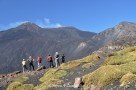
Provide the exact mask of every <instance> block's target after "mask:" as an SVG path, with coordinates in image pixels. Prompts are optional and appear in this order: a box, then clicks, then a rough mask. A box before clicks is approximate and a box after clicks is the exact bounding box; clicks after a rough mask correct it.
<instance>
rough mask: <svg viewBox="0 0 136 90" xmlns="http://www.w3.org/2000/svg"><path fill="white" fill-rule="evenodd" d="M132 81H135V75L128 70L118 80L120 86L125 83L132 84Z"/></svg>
mask: <svg viewBox="0 0 136 90" xmlns="http://www.w3.org/2000/svg"><path fill="white" fill-rule="evenodd" d="M134 82H136V75H135V74H133V73H131V72H129V73H127V74H125V75H124V76H123V77H122V78H121V80H120V83H121V85H120V86H126V85H128V84H132V83H134Z"/></svg>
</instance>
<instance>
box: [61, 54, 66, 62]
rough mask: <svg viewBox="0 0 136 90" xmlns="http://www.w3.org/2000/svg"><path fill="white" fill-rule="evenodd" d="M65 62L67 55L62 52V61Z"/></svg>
mask: <svg viewBox="0 0 136 90" xmlns="http://www.w3.org/2000/svg"><path fill="white" fill-rule="evenodd" d="M64 62H65V55H64V54H62V56H61V63H64Z"/></svg>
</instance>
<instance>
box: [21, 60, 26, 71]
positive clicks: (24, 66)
mask: <svg viewBox="0 0 136 90" xmlns="http://www.w3.org/2000/svg"><path fill="white" fill-rule="evenodd" d="M22 67H23V73H24V72H25V70H27V66H26V60H25V59H23V61H22Z"/></svg>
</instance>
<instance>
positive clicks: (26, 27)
mask: <svg viewBox="0 0 136 90" xmlns="http://www.w3.org/2000/svg"><path fill="white" fill-rule="evenodd" d="M94 35H95V33H91V32H85V31H80V30H78V29H76V28H74V27H60V28H49V29H48V28H41V27H39V26H37V25H36V24H34V23H31V22H27V23H24V24H22V25H20V26H18V27H16V28H12V29H9V30H7V31H2V32H0V53H1V54H0V63H2V64H1V65H0V73H8V72H13V71H15V70H20V69H21V68H22V67H21V60H22V59H23V58H28V56H29V55H32V56H33V57H34V58H35V59H37V56H38V55H41V56H42V57H43V59H44V63H45V58H46V56H47V55H48V54H51V55H54V53H55V52H56V51H58V52H59V53H60V54H62V53H64V54H65V55H66V59H67V60H68V59H76V58H81V57H83V56H86V55H88V54H89V53H90V50H88V51H86V50H85V49H86V48H87V46H82V45H81V48H78V47H79V46H80V44H81V43H82V42H84V41H86V40H88V39H90V38H91V37H92V36H94ZM35 63H36V61H35ZM36 66H37V65H36Z"/></svg>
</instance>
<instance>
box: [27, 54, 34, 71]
mask: <svg viewBox="0 0 136 90" xmlns="http://www.w3.org/2000/svg"><path fill="white" fill-rule="evenodd" d="M28 62H29V69H30V70H31V67H32V68H33V70H34V64H33V62H34V59H33V58H32V56H29V58H28Z"/></svg>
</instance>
